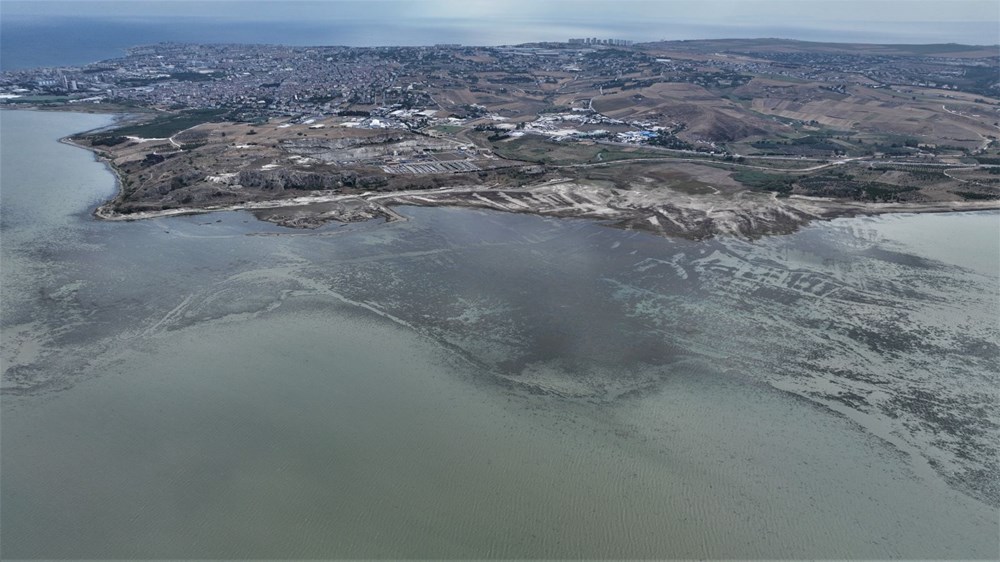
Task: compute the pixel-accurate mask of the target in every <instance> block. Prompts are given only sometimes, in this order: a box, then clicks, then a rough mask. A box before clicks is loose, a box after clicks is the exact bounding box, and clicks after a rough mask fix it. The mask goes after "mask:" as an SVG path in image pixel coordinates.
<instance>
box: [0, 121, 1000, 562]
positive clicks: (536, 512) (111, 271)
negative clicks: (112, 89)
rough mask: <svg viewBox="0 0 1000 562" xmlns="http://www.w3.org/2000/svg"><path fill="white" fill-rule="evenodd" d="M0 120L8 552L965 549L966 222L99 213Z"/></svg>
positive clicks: (86, 192) (974, 422) (983, 350)
mask: <svg viewBox="0 0 1000 562" xmlns="http://www.w3.org/2000/svg"><path fill="white" fill-rule="evenodd" d="M3 119H4V127H3V135H4V138H3V163H2V164H3V167H2V171H3V172H2V173H3V178H2V179H3V192H2V197H3V214H2V217H0V218H2V227H3V230H2V235H3V246H2V252H3V254H2V258H3V268H2V276H3V277H2V281H3V283H2V291H3V292H2V298H3V308H4V314H3V320H2V326H0V327H2V329H3V355H2V358H3V364H4V373H3V389H4V395H3V411H2V426H0V427H2V431H3V434H2V448H3V450H2V453H3V454H2V478H0V486H2V503H3V510H2V512H0V516H2V527H3V529H4V546H3V550H4V556H5V557H12V558H23V557H72V558H108V557H143V558H182V557H201V558H239V557H255V558H262V557H263V558H272V557H294V558H309V557H379V556H390V557H425V558H437V557H449V556H450V557H507V558H510V557H532V558H558V557H659V558H686V557H695V558H697V557H727V558H745V557H774V558H780V557H796V558H820V557H822V558H849V557H863V558H889V557H905V558H917V557H932V558H969V557H991V556H995V555H996V552H997V548H998V544H997V537H996V533H995V530H996V525H997V511H996V508H997V505H998V501H1000V499H998V498H1000V492H998V490H997V489H996V482H997V474H998V468H997V453H996V450H995V447H996V443H997V441H998V439H997V438H998V433H1000V432H998V426H997V423H998V406H997V403H996V400H995V398H996V394H995V389H996V387H997V384H998V380H997V372H998V370H1000V369H998V362H1000V359H998V348H997V338H998V327H997V323H996V318H997V317H998V314H1000V302H998V294H997V287H998V279H1000V272H998V267H1000V266H998V264H997V256H998V251H1000V249H998V244H1000V242H998V233H1000V222H998V221H1000V216H998V214H996V213H964V214H962V213H951V214H940V215H889V216H883V217H878V218H852V219H839V220H835V221H832V222H827V223H817V224H813V225H812V226H809V227H806V228H804V229H803V230H801V231H800V232H798V233H795V234H792V235H788V236H775V237H768V238H764V239H761V240H757V241H754V242H747V241H741V240H736V239H732V238H718V239H714V240H708V241H700V242H695V241H690V240H681V239H672V238H663V237H659V236H654V235H650V234H646V233H641V232H632V231H622V230H618V229H613V228H608V227H606V226H603V225H601V224H598V223H596V222H593V221H588V220H580V219H556V218H542V217H536V216H529V215H519V214H508V213H499V212H492V211H483V210H471V209H454V208H416V207H395V210H396V211H397V212H399V213H401V214H402V215H404V216H405V217H407V218H408V219H409V220H406V221H397V222H393V223H390V224H383V223H382V222H381V221H380V220H376V221H369V222H360V223H352V224H348V225H337V224H333V225H326V226H323V227H320V228H318V229H316V230H311V231H301V230H293V229H287V228H282V227H278V226H275V225H271V224H267V223H263V222H259V221H257V220H256V219H255V218H254V217H253V216H252V215H250V214H248V213H243V212H225V213H216V214H209V215H198V216H188V217H173V218H161V219H152V220H148V221H137V222H130V223H108V222H101V221H96V220H94V219H92V218H91V217H90V216H89V210H90V209H92V208H93V206H94V205H96V204H97V203H99V202H100V201H101V200H102V199H105V198H107V197H109V196H111V195H112V194H113V191H114V185H113V178H112V176H111V175H110V173H109V172H108V171H107V170H105V169H104V168H103V167H102V166H101V165H100V164H98V163H97V162H94V161H93V159H92V156H91V155H90V154H89V153H87V152H85V151H83V150H79V149H76V148H73V147H70V146H65V145H60V144H58V143H56V139H58V138H59V137H61V136H64V135H67V134H70V133H73V132H76V131H79V130H84V129H88V128H92V127H96V126H99V125H101V124H102V123H103V122H104V121H106V119H107V118H105V117H95V116H82V115H71V114H49V113H30V112H5V113H4V114H3ZM14 139H16V142H15V141H14Z"/></svg>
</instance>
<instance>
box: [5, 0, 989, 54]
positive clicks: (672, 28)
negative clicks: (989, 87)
mask: <svg viewBox="0 0 1000 562" xmlns="http://www.w3.org/2000/svg"><path fill="white" fill-rule="evenodd" d="M0 17H2V18H4V19H7V20H8V21H11V20H13V21H32V20H35V21H37V20H42V19H46V18H74V17H75V18H98V19H103V20H110V21H118V22H130V21H131V22H145V23H149V22H155V21H161V20H167V19H170V18H177V17H183V18H187V19H190V20H193V21H199V22H218V23H220V24H224V23H226V22H231V23H253V22H261V23H263V22H270V23H279V24H280V23H296V22H303V23H310V24H313V25H322V24H324V23H326V22H329V23H330V24H337V25H343V24H345V23H349V22H358V23H365V24H366V25H380V24H383V25H385V26H386V27H387V28H392V27H399V26H401V25H406V26H416V27H419V26H437V27H439V28H441V29H444V28H447V27H449V26H452V27H455V26H464V27H465V28H468V29H471V30H473V32H471V33H470V35H471V36H473V37H475V36H476V35H477V33H476V31H477V30H478V31H479V32H481V33H479V35H480V36H482V37H484V39H489V41H484V44H495V43H497V38H498V37H502V34H503V33H504V32H505V30H506V32H508V33H511V34H513V35H517V36H518V39H520V40H523V39H524V38H525V37H526V36H525V33H524V32H525V30H527V29H529V28H530V29H533V30H536V31H533V32H532V33H535V34H544V33H546V32H547V31H546V30H549V31H548V32H550V33H551V35H552V36H550V37H537V38H534V37H533V36H532V37H531V38H530V39H529V40H545V39H548V40H565V39H566V37H563V36H562V35H563V34H564V33H566V32H573V31H578V32H582V33H586V32H592V33H595V34H601V35H600V36H605V35H607V34H608V33H619V34H626V35H628V36H626V37H622V38H626V39H634V40H658V39H696V38H720V37H785V38H792V39H811V38H815V39H816V40H822V41H838V40H839V41H847V42H850V41H855V42H878V43H940V42H959V43H975V44H997V43H1000V1H998V0H696V1H692V0H603V1H595V0H489V1H487V0H327V1H300V0H291V1H289V0H285V1H280V2H279V1H266V2H265V1H256V2H254V1H250V2H248V1H241V0H104V1H92V0H27V1H22V0H0Z"/></svg>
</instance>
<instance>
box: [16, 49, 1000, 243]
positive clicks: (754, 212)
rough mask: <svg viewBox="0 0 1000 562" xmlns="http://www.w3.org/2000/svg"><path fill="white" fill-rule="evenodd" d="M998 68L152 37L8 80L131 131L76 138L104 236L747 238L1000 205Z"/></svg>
mask: <svg viewBox="0 0 1000 562" xmlns="http://www.w3.org/2000/svg"><path fill="white" fill-rule="evenodd" d="M997 68H1000V56H998V53H997V48H996V47H977V46H964V45H954V44H947V45H854V44H827V43H807V42H798V41H787V40H771V39H766V40H765V39H757V40H713V41H676V42H661V43H643V44H631V43H630V42H628V41H623V40H614V39H607V40H600V39H574V40H570V41H569V42H564V43H541V44H527V45H519V46H512V47H468V46H461V45H437V46H429V47H383V48H352V47H286V46H271V45H195V44H157V45H149V46H142V47H135V48H133V49H130V50H129V51H128V54H127V56H125V57H123V58H120V59H112V60H106V61H102V62H98V63H94V64H90V65H87V66H83V67H72V68H70V67H64V68H46V69H33V70H24V71H14V72H6V73H3V74H2V75H0V102H2V105H4V106H7V107H11V106H13V107H24V106H31V107H39V108H58V109H76V110H83V111H113V112H119V113H125V114H127V115H128V118H127V119H124V120H122V121H121V122H119V123H118V124H117V125H116V126H115V127H112V128H109V129H105V130H100V131H91V132H87V133H83V134H80V135H77V136H74V137H72V138H70V139H67V141H68V142H73V143H74V144H77V145H79V146H83V147H86V148H88V149H90V150H93V151H94V152H95V153H96V154H97V155H98V157H99V158H101V159H102V160H104V161H105V162H107V163H108V165H109V166H110V167H111V168H112V169H113V170H114V171H115V173H116V174H117V176H118V179H119V184H120V185H119V193H118V195H117V196H116V197H115V198H114V199H113V200H112V201H109V202H108V203H106V204H105V205H103V206H101V207H100V208H99V209H98V210H97V211H96V214H97V216H99V217H101V218H104V219H110V220H133V219H138V218H145V217H152V216H163V215H170V214H183V213H196V212H205V211H211V210H220V209H250V210H253V211H254V212H255V213H256V214H257V215H258V216H259V217H260V218H262V219H264V220H269V221H273V222H277V223H279V224H284V225H288V226H297V227H315V226H319V225H321V224H324V223H326V222H327V221H330V220H340V221H352V220H365V219H370V218H373V217H377V216H383V217H386V218H387V219H388V220H396V219H399V218H402V217H401V215H399V214H398V213H396V212H394V211H392V210H391V207H393V206H396V205H462V206H477V207H484V208H491V209H498V210H503V211H510V212H524V213H537V214H542V215H551V216H567V217H589V218H595V219H600V220H604V221H607V222H608V223H609V224H613V225H617V226H620V227H623V228H637V229H644V230H649V231H653V232H657V233H661V234H668V235H678V236H685V237H690V238H704V237H709V236H713V235H718V234H727V235H736V236H741V237H749V238H752V237H757V236H761V235H765V234H770V233H781V232H790V231H793V230H795V229H796V228H798V227H799V226H801V225H802V224H805V223H806V222H808V221H810V220H813V219H819V218H830V217H835V216H844V215H854V214H871V213H882V212H896V211H912V212H922V211H938V210H970V209H995V208H1000V141H998V134H1000V127H998V124H1000V99H998V96H1000V82H998V79H997Z"/></svg>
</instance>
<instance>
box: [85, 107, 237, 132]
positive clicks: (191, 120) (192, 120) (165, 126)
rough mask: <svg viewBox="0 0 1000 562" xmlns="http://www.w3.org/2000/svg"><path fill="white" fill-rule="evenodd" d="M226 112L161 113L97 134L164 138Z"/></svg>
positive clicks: (216, 117)
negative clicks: (151, 117)
mask: <svg viewBox="0 0 1000 562" xmlns="http://www.w3.org/2000/svg"><path fill="white" fill-rule="evenodd" d="M225 113H226V111H225V110H222V109H195V110H191V111H184V112H181V113H171V114H166V115H160V116H157V117H155V118H154V119H152V120H151V121H147V122H145V123H137V124H132V125H126V126H124V127H121V128H119V129H114V130H111V131H104V132H102V133H100V135H95V136H107V135H117V136H130V137H142V138H147V139H156V138H164V137H169V136H172V135H175V134H177V133H179V132H181V131H183V130H184V129H190V128H191V127H194V126H195V125H201V124H202V123H208V122H209V121H213V120H216V119H218V118H219V117H221V116H222V115H224V114H225Z"/></svg>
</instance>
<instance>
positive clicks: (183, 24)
mask: <svg viewBox="0 0 1000 562" xmlns="http://www.w3.org/2000/svg"><path fill="white" fill-rule="evenodd" d="M387 4H388V6H387ZM382 5H383V6H387V9H386V10H385V11H388V12H391V9H388V8H391V2H390V3H383V4H382ZM915 25H916V26H920V25H923V24H908V26H906V27H903V26H901V27H899V28H898V29H895V30H894V29H892V26H889V28H888V29H885V27H886V26H885V24H882V27H883V29H879V30H873V29H871V28H870V27H866V25H865V24H863V23H860V24H859V25H857V26H855V27H852V28H851V29H813V28H798V27H779V26H771V25H766V24H758V25H752V24H741V25H706V24H697V23H685V22H679V21H671V20H670V19H669V18H667V17H666V16H663V15H662V14H661V15H660V16H658V17H651V18H649V19H648V20H644V21H638V22H637V21H615V20H613V19H610V20H608V19H598V18H596V17H592V16H588V15H587V14H580V15H576V16H574V17H569V18H560V19H559V20H557V21H556V20H527V19H519V18H517V17H515V16H511V17H508V18H504V19H499V20H497V19H491V20H490V21H489V22H484V21H482V20H478V19H476V20H473V19H451V20H447V21H443V20H433V19H404V18H399V19H391V18H389V19H387V18H382V17H381V16H380V15H379V17H376V16H374V15H372V16H364V17H359V16H357V15H351V16H345V17H344V18H342V19H340V20H335V21H324V22H317V21H281V22H259V21H230V20H225V21H223V20H219V19H215V18H206V17H198V18H195V17H177V18H149V19H141V20H136V19H127V20H126V19H116V18H113V17H96V16H95V17H58V18H37V17H21V16H4V17H3V18H0V70H15V69H21V68H32V67H40V66H63V65H67V66H68V65H80V64H87V63H91V62H96V61H99V60H105V59H109V58H115V57H120V56H123V55H124V54H125V49H126V48H128V47H131V46H135V45H143V44H150V43H158V42H162V41H178V42H191V43H271V44H283V45H348V46H358V47H365V46H367V47H371V46H382V45H404V46H405V45H433V44H436V43H461V44H464V45H513V44H519V43H527V42H533V41H565V40H567V39H568V38H570V37H601V38H618V39H629V40H633V41H657V40H665V39H666V40H675V39H721V38H733V37H740V38H745V37H779V38H787V39H799V40H808V41H831V42H872V43H930V42H948V41H951V40H953V38H954V37H965V38H967V39H963V42H968V43H977V42H986V43H993V42H996V39H995V37H996V29H995V25H993V23H990V22H984V23H981V24H968V23H966V24H962V26H961V29H957V28H956V24H948V23H941V24H933V25H931V24H926V29H924V28H923V27H913V26H915ZM919 38H923V40H920V39H919ZM991 38H992V39H991Z"/></svg>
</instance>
